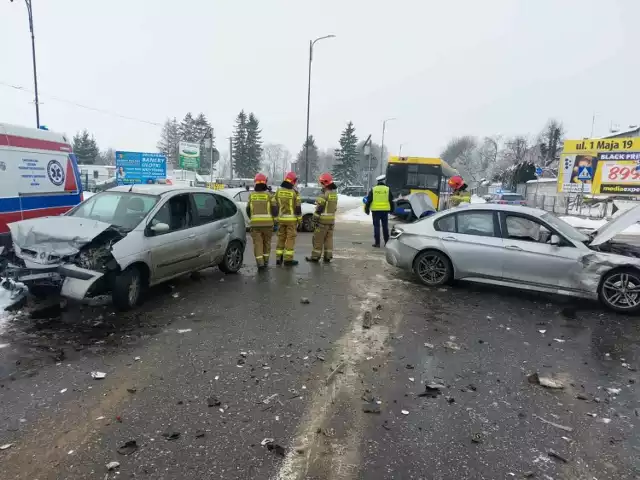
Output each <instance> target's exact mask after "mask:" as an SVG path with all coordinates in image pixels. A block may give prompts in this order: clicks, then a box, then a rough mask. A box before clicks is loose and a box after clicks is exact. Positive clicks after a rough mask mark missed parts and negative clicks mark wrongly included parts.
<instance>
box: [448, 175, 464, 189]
mask: <svg viewBox="0 0 640 480" xmlns="http://www.w3.org/2000/svg"><path fill="white" fill-rule="evenodd" d="M447 183H448V184H449V186H450V187H451V188H452V189H453V190H454V191H457V190H460V189H461V188H462V186H463V185H464V180H462V177H461V176H460V175H454V176H453V177H451V178H450V179H449V181H448V182H447Z"/></svg>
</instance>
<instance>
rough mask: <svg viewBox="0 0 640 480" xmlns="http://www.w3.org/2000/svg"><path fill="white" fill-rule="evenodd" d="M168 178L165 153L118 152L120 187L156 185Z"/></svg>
mask: <svg viewBox="0 0 640 480" xmlns="http://www.w3.org/2000/svg"><path fill="white" fill-rule="evenodd" d="M164 178H167V157H166V155H165V154H163V153H141V152H116V182H117V184H118V185H134V184H139V183H156V180H158V179H164Z"/></svg>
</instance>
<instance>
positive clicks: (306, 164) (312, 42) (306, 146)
mask: <svg viewBox="0 0 640 480" xmlns="http://www.w3.org/2000/svg"><path fill="white" fill-rule="evenodd" d="M334 37H335V35H326V36H324V37H319V38H316V39H315V40H309V85H308V88H307V136H306V137H305V139H304V185H305V187H306V186H308V185H309V115H310V112H311V62H312V61H313V46H314V45H315V44H316V43H317V42H319V41H320V40H325V39H327V38H334Z"/></svg>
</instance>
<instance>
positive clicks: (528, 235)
mask: <svg viewBox="0 0 640 480" xmlns="http://www.w3.org/2000/svg"><path fill="white" fill-rule="evenodd" d="M500 217H501V219H500V221H501V225H502V233H503V237H504V262H503V274H502V275H503V277H504V279H505V280H509V281H512V282H516V283H528V284H531V285H540V286H547V287H555V286H562V285H564V286H565V287H566V286H569V285H570V284H569V282H568V281H566V280H565V279H567V278H568V272H570V271H574V270H575V267H576V264H577V262H578V257H579V255H580V251H579V250H578V249H577V248H575V247H574V246H573V244H572V243H571V242H569V241H568V240H565V239H563V241H561V242H560V244H558V245H551V243H550V240H551V235H552V234H553V235H558V236H559V234H558V233H557V232H555V231H553V229H552V228H551V227H550V226H549V225H547V224H546V223H544V222H543V221H542V220H540V219H538V218H536V217H533V216H529V215H525V214H521V213H516V212H501V214H500ZM559 237H560V236H559ZM560 238H562V237H560Z"/></svg>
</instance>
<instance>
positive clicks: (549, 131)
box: [538, 119, 564, 168]
mask: <svg viewBox="0 0 640 480" xmlns="http://www.w3.org/2000/svg"><path fill="white" fill-rule="evenodd" d="M563 140H564V127H563V126H562V123H560V122H558V121H557V120H553V119H552V120H549V121H548V122H547V125H546V126H545V127H544V130H542V132H540V135H539V136H538V144H539V145H540V164H541V165H540V166H542V167H545V168H553V167H556V166H557V165H558V162H559V161H560V152H561V151H562V142H563Z"/></svg>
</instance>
